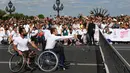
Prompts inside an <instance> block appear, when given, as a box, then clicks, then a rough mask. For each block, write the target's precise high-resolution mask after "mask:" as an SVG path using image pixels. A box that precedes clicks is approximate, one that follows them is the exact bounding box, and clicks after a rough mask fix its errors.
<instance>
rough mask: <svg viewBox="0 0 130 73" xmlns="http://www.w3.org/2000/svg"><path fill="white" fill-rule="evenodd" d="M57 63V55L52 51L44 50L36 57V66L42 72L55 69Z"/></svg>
mask: <svg viewBox="0 0 130 73" xmlns="http://www.w3.org/2000/svg"><path fill="white" fill-rule="evenodd" d="M58 63H59V60H58V57H57V55H56V54H55V53H54V52H52V51H44V52H42V53H41V54H40V55H39V57H38V66H39V68H40V69H41V70H42V71H44V72H52V71H54V70H56V68H57V66H58Z"/></svg>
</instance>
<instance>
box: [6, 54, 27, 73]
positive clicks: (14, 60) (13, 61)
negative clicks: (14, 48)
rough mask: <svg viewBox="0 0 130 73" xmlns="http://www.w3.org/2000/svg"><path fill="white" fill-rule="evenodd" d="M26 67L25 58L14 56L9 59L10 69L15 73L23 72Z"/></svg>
mask: <svg viewBox="0 0 130 73" xmlns="http://www.w3.org/2000/svg"><path fill="white" fill-rule="evenodd" d="M24 66H25V59H24V57H23V56H20V55H18V54H14V55H12V57H11V58H10V59H9V68H10V70H11V71H12V72H14V73H16V72H19V71H21V70H22V68H23V67H24Z"/></svg>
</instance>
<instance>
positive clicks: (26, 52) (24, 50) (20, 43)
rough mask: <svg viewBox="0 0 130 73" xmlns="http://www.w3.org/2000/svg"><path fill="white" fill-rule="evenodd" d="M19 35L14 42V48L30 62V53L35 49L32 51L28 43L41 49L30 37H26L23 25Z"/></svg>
mask: <svg viewBox="0 0 130 73" xmlns="http://www.w3.org/2000/svg"><path fill="white" fill-rule="evenodd" d="M19 34H20V36H19V37H16V38H15V39H14V42H13V47H14V50H15V51H16V52H17V53H18V54H19V55H23V56H24V57H25V59H26V61H27V63H29V62H30V55H31V53H32V52H33V51H31V50H30V49H29V48H28V46H27V44H28V43H29V44H31V45H32V46H33V47H34V48H36V49H37V50H40V49H39V48H38V47H37V46H36V45H35V44H34V43H32V42H31V41H30V39H27V38H25V36H26V35H27V33H26V31H25V29H24V28H23V27H19Z"/></svg>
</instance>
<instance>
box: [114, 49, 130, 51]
mask: <svg viewBox="0 0 130 73" xmlns="http://www.w3.org/2000/svg"><path fill="white" fill-rule="evenodd" d="M116 50H123V51H130V49H116Z"/></svg>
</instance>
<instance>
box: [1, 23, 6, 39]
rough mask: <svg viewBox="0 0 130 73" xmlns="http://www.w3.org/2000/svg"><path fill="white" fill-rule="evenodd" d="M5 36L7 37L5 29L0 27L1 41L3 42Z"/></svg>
mask: <svg viewBox="0 0 130 73" xmlns="http://www.w3.org/2000/svg"><path fill="white" fill-rule="evenodd" d="M4 35H5V29H4V27H3V25H0V41H2V38H3V36H4Z"/></svg>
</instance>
